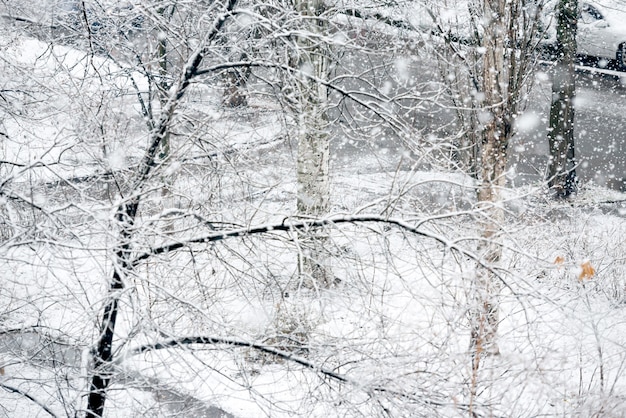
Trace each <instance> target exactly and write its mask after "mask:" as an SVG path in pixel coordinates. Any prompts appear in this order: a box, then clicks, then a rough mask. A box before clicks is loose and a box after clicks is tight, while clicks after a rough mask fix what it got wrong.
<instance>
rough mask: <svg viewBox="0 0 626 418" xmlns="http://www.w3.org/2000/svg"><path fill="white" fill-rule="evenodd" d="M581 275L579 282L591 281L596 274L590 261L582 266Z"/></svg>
mask: <svg viewBox="0 0 626 418" xmlns="http://www.w3.org/2000/svg"><path fill="white" fill-rule="evenodd" d="M580 269H581V270H580V274H579V275H578V280H581V281H582V280H585V279H587V280H589V279H591V278H592V277H593V275H594V274H596V270H595V269H594V268H593V266H592V265H591V263H590V262H589V261H585V262H584V263H582V264H581V265H580Z"/></svg>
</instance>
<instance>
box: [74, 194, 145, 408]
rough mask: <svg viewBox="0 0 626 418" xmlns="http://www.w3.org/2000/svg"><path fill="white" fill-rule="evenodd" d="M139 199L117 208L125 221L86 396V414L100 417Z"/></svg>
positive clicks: (109, 375) (116, 253) (119, 218)
mask: <svg viewBox="0 0 626 418" xmlns="http://www.w3.org/2000/svg"><path fill="white" fill-rule="evenodd" d="M138 205H139V201H138V199H136V200H135V201H133V202H131V203H128V204H125V205H122V206H120V208H119V209H118V214H117V216H116V220H117V221H118V222H119V223H120V224H121V225H123V227H122V231H121V232H120V241H119V248H118V249H117V250H116V251H115V257H114V258H115V259H114V260H113V265H114V266H115V268H114V271H113V277H112V278H111V282H110V283H109V288H108V289H107V295H108V297H109V300H108V301H107V302H106V304H105V306H104V310H103V314H102V322H101V325H100V339H99V340H98V344H97V347H96V349H95V352H94V354H93V364H92V373H93V376H92V378H91V382H90V384H89V396H88V398H87V413H86V416H87V418H101V417H103V416H104V404H105V401H106V390H107V388H108V387H109V384H110V383H111V375H112V370H110V369H109V365H110V363H111V360H112V347H113V337H114V336H115V326H116V324H117V315H118V312H119V301H120V294H119V293H120V292H121V291H122V289H123V288H124V280H123V278H124V277H126V275H128V273H129V271H130V269H131V265H130V251H131V244H130V240H131V238H132V234H131V232H130V229H131V227H132V224H133V222H134V219H135V216H136V214H137V208H138Z"/></svg>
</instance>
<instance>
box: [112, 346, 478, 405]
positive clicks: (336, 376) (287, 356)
mask: <svg viewBox="0 0 626 418" xmlns="http://www.w3.org/2000/svg"><path fill="white" fill-rule="evenodd" d="M196 344H201V345H218V344H222V345H229V346H232V347H246V348H253V349H255V350H258V351H261V352H263V353H267V354H272V355H274V356H277V357H279V358H281V359H282V360H285V361H292V362H294V363H296V364H299V365H301V366H303V367H305V368H307V369H310V370H312V371H314V372H317V373H319V374H321V375H322V376H324V377H328V378H330V379H333V380H336V381H338V382H341V383H346V384H349V385H351V386H354V387H358V388H360V389H362V390H363V391H364V392H365V393H368V394H373V393H386V394H388V395H392V396H396V397H400V398H403V399H406V400H410V401H414V402H419V403H422V404H425V405H430V406H438V407H441V406H447V405H448V404H446V403H444V402H439V401H433V400H426V399H420V398H418V397H417V396H416V395H415V394H409V393H403V392H399V391H396V390H393V389H389V388H386V387H384V386H371V387H366V386H364V385H363V384H362V383H360V382H358V381H356V380H353V379H351V378H349V377H347V376H345V375H343V374H340V373H337V372H334V371H332V370H329V369H326V368H324V367H321V366H319V365H317V364H315V363H313V362H311V361H309V360H307V359H304V358H302V357H299V356H296V355H294V354H293V353H290V352H287V351H282V350H277V349H275V348H273V347H269V346H265V345H261V344H257V343H252V342H248V341H242V340H237V339H233V338H222V337H210V336H189V337H181V338H171V339H169V340H165V341H161V342H156V343H152V344H144V345H142V346H140V347H137V348H134V349H131V350H129V352H128V353H127V354H125V355H123V356H120V358H119V359H118V360H117V361H116V362H115V363H116V364H119V363H121V362H122V361H124V360H125V359H126V358H128V357H132V356H136V355H139V354H142V353H146V352H149V351H156V350H164V349H168V348H180V347H183V346H188V345H196ZM457 406H460V407H463V408H467V406H466V405H459V404H457Z"/></svg>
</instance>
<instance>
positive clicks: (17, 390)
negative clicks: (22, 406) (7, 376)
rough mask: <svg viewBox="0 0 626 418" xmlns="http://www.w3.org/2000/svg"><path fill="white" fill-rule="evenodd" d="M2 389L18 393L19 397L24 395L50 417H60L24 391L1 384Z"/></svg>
mask: <svg viewBox="0 0 626 418" xmlns="http://www.w3.org/2000/svg"><path fill="white" fill-rule="evenodd" d="M0 388H2V389H4V390H6V391H7V392H12V393H17V394H18V395H22V396H23V397H25V398H26V399H28V400H30V401H32V402H33V403H35V404H37V406H39V407H40V408H41V409H43V410H44V411H46V412H47V413H48V414H50V416H52V417H55V418H56V417H58V415H57V414H55V413H54V412H52V410H51V409H50V408H48V407H47V406H46V405H45V404H44V403H43V402H40V401H38V400H37V399H35V398H34V397H33V396H32V395H29V394H28V393H26V392H24V391H23V390H21V389H18V388H15V387H13V386H9V385H5V384H4V383H0Z"/></svg>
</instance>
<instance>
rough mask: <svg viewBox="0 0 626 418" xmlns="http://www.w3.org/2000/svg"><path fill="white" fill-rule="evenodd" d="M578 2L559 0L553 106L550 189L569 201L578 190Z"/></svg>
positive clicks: (551, 115)
mask: <svg viewBox="0 0 626 418" xmlns="http://www.w3.org/2000/svg"><path fill="white" fill-rule="evenodd" d="M577 13H578V1H577V0H559V4H558V12H557V36H556V66H555V68H554V78H553V81H552V105H551V106H550V128H549V130H548V141H549V144H550V161H549V165H548V186H549V187H550V189H551V190H552V191H553V193H554V197H556V198H560V199H564V198H568V197H569V196H571V195H572V194H575V193H576V191H577V181H576V160H575V155H574V97H575V94H576V84H575V80H574V60H575V58H576V26H577V22H576V17H577Z"/></svg>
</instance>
